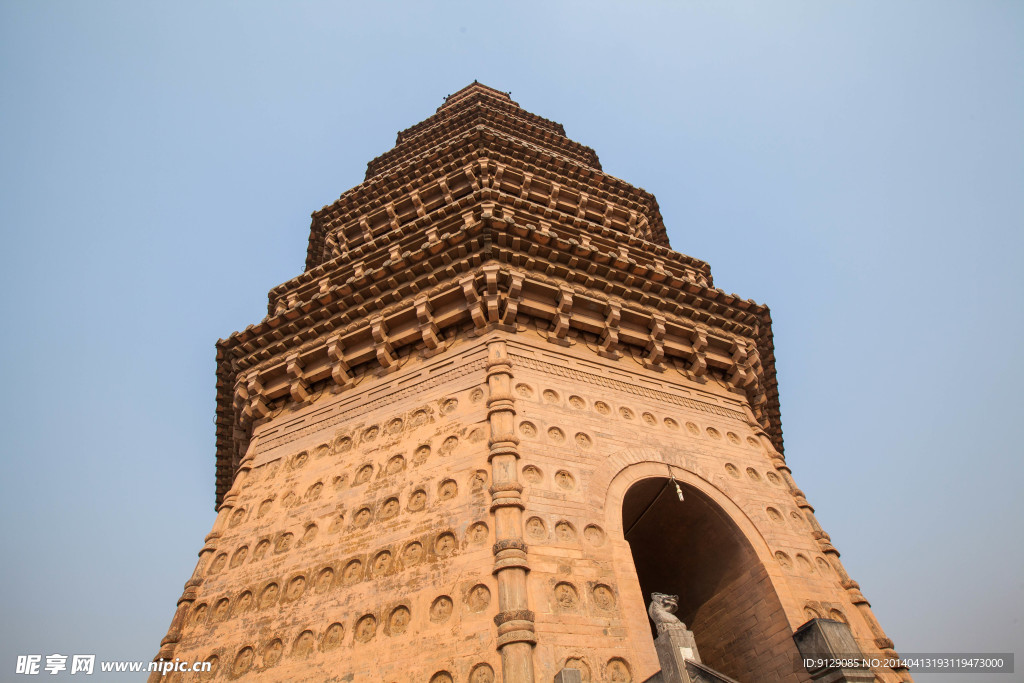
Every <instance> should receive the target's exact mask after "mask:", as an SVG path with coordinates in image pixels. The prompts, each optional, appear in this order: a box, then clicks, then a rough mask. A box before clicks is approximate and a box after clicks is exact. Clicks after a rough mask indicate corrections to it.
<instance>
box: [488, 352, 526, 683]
mask: <svg viewBox="0 0 1024 683" xmlns="http://www.w3.org/2000/svg"><path fill="white" fill-rule="evenodd" d="M487 387H488V391H489V393H488V397H487V417H488V420H489V421H490V428H491V437H490V441H489V442H488V443H489V445H490V454H489V455H488V461H489V462H490V464H491V482H492V484H491V512H492V513H493V514H494V535H495V539H496V542H495V544H494V576H495V578H496V579H497V581H498V610H499V611H498V614H497V616H495V617H494V623H495V625H497V627H498V651H499V652H501V668H502V680H503V681H504V682H505V683H533V680H534V678H533V646H534V644H535V643H536V642H537V639H536V636H535V635H534V629H533V622H534V615H533V612H531V611H530V610H529V602H528V600H527V595H526V573H527V572H528V571H529V570H530V568H529V566H527V562H526V543H524V542H523V498H522V492H523V487H522V485H521V484H520V483H519V474H518V463H519V449H518V446H519V439H518V438H516V436H515V415H516V410H515V402H514V399H513V397H512V366H511V364H510V363H509V358H508V349H507V347H506V345H505V342H503V341H493V342H490V343H488V345H487Z"/></svg>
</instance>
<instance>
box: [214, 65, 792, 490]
mask: <svg viewBox="0 0 1024 683" xmlns="http://www.w3.org/2000/svg"><path fill="white" fill-rule="evenodd" d="M524 326H525V327H529V328H531V329H535V330H537V332H538V333H540V334H541V335H542V336H545V337H546V338H547V339H548V341H550V342H551V343H553V344H560V345H570V344H587V345H588V346H590V347H592V348H593V349H595V351H596V352H597V353H599V354H601V355H603V356H605V357H607V358H612V359H616V358H624V357H626V356H629V357H631V358H632V359H633V360H636V361H637V362H640V363H642V364H644V365H645V366H647V367H649V368H651V369H654V370H658V371H663V372H670V373H671V372H675V373H679V374H681V375H683V376H684V377H686V378H687V379H688V380H690V381H694V382H716V383H718V384H720V385H722V386H724V387H726V388H728V389H729V390H731V391H734V392H736V393H738V394H741V395H743V396H745V397H746V399H747V401H748V403H749V405H750V406H751V407H752V410H753V414H754V418H755V419H756V420H757V421H758V422H759V423H760V425H761V427H762V428H763V429H764V430H765V432H766V433H767V434H768V436H769V437H770V438H771V439H772V441H773V443H774V445H775V447H776V448H777V449H778V450H779V451H780V452H781V450H782V430H781V425H780V423H779V403H778V387H777V383H776V379H775V358H774V347H773V341H772V332H771V315H770V313H769V310H768V308H767V307H766V306H763V305H759V304H757V303H755V302H753V301H751V300H746V299H741V298H740V297H738V296H736V295H734V294H728V293H726V292H724V291H723V290H720V289H717V288H715V287H714V282H713V280H712V277H711V270H710V267H709V266H708V264H707V263H705V262H704V261H701V260H699V259H695V258H692V257H689V256H686V255H684V254H680V253H678V252H675V251H672V250H671V249H670V248H669V244H668V239H667V236H666V233H665V227H664V224H663V222H662V218H661V214H660V211H659V209H658V204H657V201H656V199H655V198H654V196H653V195H651V194H650V193H648V192H645V191H643V190H641V189H638V188H635V187H633V186H631V185H629V184H628V183H625V182H623V181H621V180H619V179H617V178H614V177H613V176H609V175H608V174H606V173H604V172H602V171H601V170H600V164H599V163H598V161H597V156H596V154H594V153H593V150H590V149H589V148H587V147H584V146H582V145H578V144H577V143H574V142H572V141H571V140H568V138H566V137H565V135H564V131H563V130H562V127H561V126H560V125H559V124H556V123H553V122H551V121H547V120H546V119H542V118H540V117H537V116H534V115H532V114H529V113H528V112H525V111H524V110H522V109H521V108H520V107H519V106H518V105H517V104H516V103H515V102H513V101H512V100H511V98H510V97H509V96H508V95H507V94H506V93H501V92H500V91H496V90H493V89H491V88H488V87H487V86H483V85H482V84H476V83H475V84H472V85H470V86H468V87H467V88H464V89H463V90H462V91H459V92H458V93H456V94H455V95H452V96H450V97H449V98H448V99H447V102H446V103H445V104H444V105H442V106H441V107H440V108H439V109H438V112H437V113H436V114H434V115H433V116H431V117H430V118H429V119H427V120H426V121H423V122H422V123H420V124H417V125H416V126H413V127H411V128H409V129H407V130H405V131H403V132H401V133H399V135H398V142H397V144H396V146H395V148H394V149H393V150H391V151H390V152H388V153H386V154H384V155H382V156H381V157H378V158H377V159H375V160H374V161H372V162H370V165H369V168H368V172H367V180H366V181H365V182H363V183H361V184H360V185H358V186H356V187H354V188H352V189H351V190H349V191H348V192H346V193H344V194H343V195H342V196H341V197H340V198H339V199H338V200H337V201H336V202H334V203H333V204H331V205H329V206H325V207H324V208H323V209H321V210H319V211H317V212H315V213H314V214H313V222H312V227H311V230H310V239H309V248H308V253H307V264H306V270H305V272H303V273H302V274H300V275H298V276H297V277H295V278H293V279H292V280H289V281H288V282H285V283H283V284H281V285H279V286H277V287H275V288H273V289H272V290H271V291H270V294H269V301H268V315H267V317H266V318H264V320H262V321H261V322H259V323H258V324H255V325H250V326H249V327H247V328H246V329H244V330H242V331H241V332H236V333H234V334H232V335H231V336H230V337H228V338H227V339H222V340H220V341H219V342H218V343H217V499H218V502H219V501H220V499H221V498H222V496H223V495H224V493H225V492H226V491H227V490H228V488H229V486H230V482H231V480H232V477H233V475H234V471H235V469H236V467H237V466H238V463H239V462H240V460H241V458H242V456H243V455H244V453H245V449H246V448H247V445H248V441H249V438H250V435H251V433H252V429H253V426H254V424H257V423H259V422H260V421H261V420H264V419H266V418H267V417H268V416H269V415H271V414H272V413H273V412H274V411H275V410H277V408H278V407H281V406H283V405H284V404H286V403H302V402H305V401H308V400H310V399H311V398H312V397H314V396H315V395H316V394H317V393H319V392H322V391H324V390H325V389H326V388H330V389H331V391H348V390H352V387H353V386H355V384H357V383H358V381H359V380H360V378H362V377H364V376H367V375H369V374H374V373H381V372H388V371H389V370H390V369H393V367H395V366H396V365H397V364H398V363H399V361H400V359H403V358H406V357H408V356H410V355H412V354H427V355H429V354H431V353H434V352H437V350H438V349H440V348H443V347H445V346H447V345H449V344H451V343H453V342H454V340H457V339H458V338H460V337H463V336H466V335H470V336H472V335H477V334H481V333H483V332H486V331H488V330H491V329H495V328H497V329H503V330H506V331H508V332H510V333H515V332H516V331H517V330H521V329H525V327H524Z"/></svg>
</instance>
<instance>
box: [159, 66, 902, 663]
mask: <svg viewBox="0 0 1024 683" xmlns="http://www.w3.org/2000/svg"><path fill="white" fill-rule="evenodd" d="M216 508H217V511H218V514H217V519H216V522H215V523H214V525H213V529H212V531H211V532H210V533H209V535H208V536H207V537H206V542H205V545H203V547H202V549H201V550H200V551H199V561H198V563H197V565H196V568H195V571H194V573H193V575H192V578H190V579H189V580H188V582H187V583H186V584H185V589H184V592H183V593H182V596H181V598H180V599H179V601H178V606H177V610H176V612H175V614H174V618H173V620H172V622H171V626H170V629H169V631H168V633H167V635H166V637H165V638H164V639H163V641H162V643H161V648H160V651H159V654H158V655H157V657H158V659H164V660H174V659H180V660H204V661H210V662H211V663H212V665H213V669H214V670H213V672H212V673H209V674H203V675H202V676H201V677H200V678H197V679H195V680H207V679H209V680H245V681H249V680H289V681H349V682H352V683H359V682H362V681H366V682H371V681H372V682H374V683H378V682H381V681H384V682H390V681H395V682H398V681H418V682H422V683H453V682H458V683H463V682H467V681H468V682H469V683H489V682H492V681H505V682H506V683H524V682H532V681H538V682H541V681H542V682H544V683H549V682H551V681H553V680H555V679H556V677H558V680H561V681H571V680H583V681H595V682H596V681H637V682H640V681H648V680H666V681H667V680H668V678H667V677H668V676H669V674H668V672H667V670H665V665H664V663H663V661H660V660H659V653H660V652H661V651H660V650H657V651H656V648H655V631H654V629H653V628H652V622H651V620H650V619H649V617H648V603H649V602H650V601H651V594H652V593H654V592H660V593H665V594H670V595H676V596H678V600H677V602H678V610H677V611H676V613H675V616H676V617H677V618H678V619H680V620H681V621H682V622H683V623H684V624H685V629H684V630H686V632H688V633H692V637H693V638H694V639H695V644H696V649H695V651H694V653H693V659H694V660H695V661H698V662H701V663H702V664H703V665H704V666H705V667H707V669H708V671H710V670H712V669H713V670H715V671H717V672H720V674H722V675H725V676H729V677H732V678H735V679H738V680H741V681H769V680H773V681H774V680H778V681H806V680H811V679H812V678H819V677H822V676H825V675H826V674H827V675H828V676H831V678H829V680H883V681H896V680H909V676H907V674H906V671H905V670H893V669H888V668H885V667H876V668H874V669H873V670H863V669H862V670H858V671H850V670H835V671H822V670H817V669H814V667H812V668H811V669H810V670H808V668H806V667H803V666H800V655H801V652H805V653H806V652H807V650H806V647H807V646H806V641H807V639H808V638H810V639H811V640H813V639H814V638H815V637H818V638H819V640H821V639H824V640H822V642H824V641H828V642H833V641H830V640H829V633H832V632H831V631H829V629H836V631H835V633H838V634H839V636H838V637H840V639H842V638H844V637H845V638H846V641H843V642H845V643H846V644H847V645H849V646H850V648H852V649H857V650H859V652H861V653H863V654H865V655H869V656H882V655H887V654H888V655H892V654H894V653H893V651H892V647H893V644H892V642H891V641H890V640H889V639H888V638H887V637H886V636H885V634H884V632H883V631H882V628H881V627H880V626H879V624H878V622H877V621H876V619H875V617H874V616H873V614H872V611H871V608H870V606H869V604H868V602H867V600H865V598H864V596H863V595H862V594H861V592H860V590H859V588H858V585H857V583H856V582H855V581H853V580H852V579H851V578H850V577H849V576H848V575H847V573H846V572H845V570H844V569H843V565H842V563H841V562H840V560H839V552H838V551H837V550H836V548H835V547H834V546H833V545H832V543H831V541H830V539H829V536H828V534H827V533H825V531H823V530H822V528H821V527H820V526H819V524H818V522H817V521H816V519H815V517H814V513H813V508H812V507H811V506H810V505H809V504H808V502H807V500H806V498H805V497H804V494H803V492H801V490H800V489H799V488H798V487H797V485H796V484H795V483H794V480H793V477H792V474H791V472H790V469H789V467H787V465H786V461H785V459H784V457H783V442H782V429H781V427H780V420H779V401H778V392H777V384H776V378H775V365H774V354H773V346H772V331H771V316H770V315H769V311H768V308H767V307H766V306H763V305H760V304H757V303H755V302H753V301H752V300H750V299H741V298H740V297H738V296H736V295H734V294H728V293H726V292H725V291H723V290H721V289H717V288H715V286H714V283H713V280H712V277H711V270H710V267H709V266H708V264H707V263H705V262H704V261H700V260H698V259H695V258H692V257H690V256H685V255H683V254H680V253H678V252H676V251H673V250H672V249H671V248H670V246H669V241H668V238H667V236H666V232H665V226H664V224H663V222H662V217H661V214H660V212H659V209H658V203H657V201H656V200H655V198H654V197H653V196H652V195H651V194H649V193H647V192H645V191H644V190H641V189H638V188H635V187H633V186H631V185H628V184H627V183H625V182H623V181H621V180H619V179H617V178H614V177H612V176H610V175H608V174H606V173H604V172H603V171H602V170H601V164H600V162H599V161H598V158H597V155H596V154H595V153H594V151H593V150H591V149H590V148H588V147H585V146H583V145H580V144H578V143H576V142H573V141H572V140H570V139H568V138H567V137H566V136H565V131H564V130H563V128H562V126H561V125H559V124H557V123H554V122H552V121H548V120H546V119H543V118H540V117H539V116H535V115H533V114H530V113H528V112H526V111H524V110H523V109H521V108H520V107H519V105H518V104H516V103H515V102H513V101H512V99H511V98H510V97H509V96H508V94H506V93H503V92H500V91H497V90H494V89H492V88H489V87H486V86H484V85H481V84H478V83H473V84H472V85H470V86H468V87H466V88H464V89H462V90H460V91H459V92H458V93H456V94H454V95H451V96H449V97H448V98H446V101H445V103H444V104H443V105H442V106H441V107H439V108H438V110H437V112H436V113H435V114H434V115H432V116H431V117H429V118H428V119H426V120H425V121H423V122H422V123H419V124H417V125H415V126H413V127H411V128H409V129H407V130H405V131H402V132H401V133H399V134H398V140H397V142H396V144H395V147H394V148H393V149H391V150H390V151H388V152H386V153H385V154H383V155H381V156H380V157H378V158H376V159H374V160H373V161H371V162H370V163H369V165H368V167H367V171H366V179H365V180H364V182H363V183H362V184H360V185H358V186H356V187H354V188H353V189H351V190H349V191H347V192H346V193H344V194H343V195H342V196H341V198H340V199H338V200H337V201H335V202H334V203H332V204H330V205H329V206H325V207H324V208H322V209H320V210H319V211H316V212H315V213H314V214H313V221H312V227H311V229H310V235H309V246H308V250H307V256H306V268H305V272H303V273H302V274H301V275H299V276H297V277H295V278H294V279H292V280H290V281H288V282H286V283H284V284H282V285H279V286H277V287H275V288H274V289H272V290H271V291H270V295H269V305H268V312H267V317H265V318H264V319H263V320H262V321H260V322H259V323H257V324H255V325H251V326H249V327H247V328H246V329H244V330H242V331H241V332H236V333H234V334H232V335H231V336H230V337H229V338H228V339H224V340H221V341H219V342H218V343H217V463H216ZM661 630H662V629H661V627H660V626H659V628H658V633H660V632H661ZM808 634H810V635H808ZM822 634H824V635H822ZM801 639H803V640H801ZM850 648H847V649H850ZM834 650H835V648H834V647H833V651H834ZM697 651H699V655H698V654H696V652H697ZM663 670H664V671H663ZM659 672H661V673H659ZM195 675H196V674H185V675H182V674H172V677H171V680H175V677H177V679H180V680H193V679H192V678H189V677H191V676H195ZM683 675H684V676H685V675H686V674H685V673H684V674H683ZM690 675H693V674H692V673H691V674H690ZM707 675H708V676H712V675H715V674H711V673H708V674H707ZM837 675H838V676H840V677H839V678H836V676H837ZM844 677H845V678H844ZM151 680H167V679H161V678H159V677H154V678H152V679H151ZM708 680H712V679H710V678H709V679H708ZM717 680H724V679H717Z"/></svg>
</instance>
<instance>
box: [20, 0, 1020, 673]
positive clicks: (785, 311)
mask: <svg viewBox="0 0 1024 683" xmlns="http://www.w3.org/2000/svg"><path fill="white" fill-rule="evenodd" d="M370 5H372V7H370ZM473 79H479V80H480V81H482V82H484V83H486V84H488V85H491V86H493V87H496V88H499V89H501V90H509V91H511V93H512V97H513V99H515V100H516V101H518V102H519V103H520V104H521V105H522V106H523V107H524V108H526V109H527V110H529V111H532V112H534V113H537V114H539V115H541V116H544V117H547V118H550V119H554V120H555V121H558V122H560V123H562V124H563V125H564V126H565V128H566V131H567V133H568V134H569V136H570V137H571V138H573V139H574V140H577V141H579V142H581V143H583V144H586V145H589V146H591V147H593V148H594V149H595V150H596V151H597V153H598V155H599V156H600V158H601V161H602V163H603V166H604V168H605V170H606V171H607V172H609V173H611V174H613V175H615V176H618V177H620V178H623V179H624V180H626V181H628V182H630V183H632V184H634V185H638V186H641V187H643V188H645V189H647V190H649V191H651V192H653V193H654V194H655V195H656V196H657V198H658V201H659V203H660V205H661V210H662V212H663V214H664V218H665V223H666V225H667V226H668V232H669V237H670V239H671V242H672V245H673V247H674V248H675V249H677V250H679V251H682V252H684V253H687V254H690V255H693V256H696V257H698V258H702V259H705V260H707V261H709V262H710V263H711V267H712V272H713V273H714V275H715V282H716V284H717V285H718V286H720V287H722V288H724V289H725V290H727V291H730V292H738V293H739V294H741V295H742V296H743V297H750V298H753V299H756V300H757V301H759V302H764V303H767V304H768V305H770V306H771V309H772V317H773V319H774V331H775V343H776V349H777V351H776V354H777V358H778V363H777V367H778V373H779V383H780V392H781V401H782V424H783V429H784V431H785V441H786V456H787V459H788V462H789V464H790V465H791V467H792V469H793V472H794V476H795V478H796V481H797V483H798V484H799V485H800V486H801V488H803V490H804V491H805V492H806V493H807V497H808V499H809V500H810V502H811V504H812V505H814V506H815V507H816V509H817V514H818V517H819V520H820V521H821V523H822V525H823V526H824V527H825V529H826V530H827V531H828V532H829V533H830V534H831V535H832V539H833V541H834V543H835V545H836V546H837V547H838V548H839V550H840V552H842V554H843V561H844V563H845V566H846V568H847V569H848V571H849V572H850V574H851V575H852V576H853V577H854V578H855V579H856V580H857V581H859V582H860V584H861V587H862V589H863V592H864V594H865V595H866V596H867V598H868V599H869V600H870V601H871V602H872V605H873V608H874V611H875V614H876V615H877V616H878V618H879V620H880V622H881V623H882V626H883V627H884V628H885V629H886V631H887V632H888V634H889V636H890V637H891V638H892V639H893V640H894V641H895V643H896V647H897V649H898V650H900V651H903V652H950V651H961V652H962V651H975V652H991V651H1008V650H1013V649H1014V648H1015V647H1019V646H1020V645H1021V643H1024V625H1022V623H1021V614H1022V613H1024V549H1022V540H1024V528H1022V527H1024V522H1022V520H1024V503H1022V496H1021V495H1020V491H1021V486H1022V477H1024V466H1022V463H1021V460H1022V455H1024V447H1022V443H1024V435H1022V431H1024V430H1022V428H1021V422H1022V420H1021V414H1022V409H1024V405H1022V403H1024V401H1022V398H1021V391H1020V387H1021V386H1022V384H1024V371H1022V366H1021V355H1022V350H1024V349H1022V341H1021V340H1022V334H1024V321H1022V317H1024V316H1022V305H1021V301H1022V295H1024V275H1022V271H1024V268H1022V266H1024V237H1022V235H1024V199H1022V197H1024V4H1022V3H1020V2H986V1H967V0H964V1H963V2H952V3H951V2H935V1H929V2H895V3H894V2H881V1H879V2H873V1H867V0H857V1H855V2H824V1H811V0H808V1H806V2H799V3H793V2H770V3H765V2H751V3H749V4H737V3H726V2H710V1H707V2H630V3H627V2H614V3H608V2H571V3H570V2H544V3H533V2H515V3H512V2H508V3H494V2H485V3H464V4H463V3H448V2H409V3H352V4H350V5H344V4H342V3H316V2H298V3H289V4H285V3H260V2H244V3H243V2H232V3H224V2H220V3H216V2H215V3H205V2H204V3H166V2H164V3H140V2H121V3H101V2H90V3H85V2H75V3H71V2H68V3H62V2H42V1H27V0H26V1H24V2H14V1H11V0H2V1H0V122H2V125H0V160H2V161H0V174H2V177H0V227H2V230H3V247H2V252H0V253H2V255H3V266H2V268H0V284H2V287H3V292H4V294H5V296H4V303H3V323H2V325H3V327H2V331H3V334H2V335H0V358H2V359H3V360H2V361H0V362H2V363H3V366H2V369H3V373H2V377H3V379H4V380H5V381H6V382H7V385H6V388H7V390H6V391H5V392H3V395H2V398H0V415H2V423H0V425H2V430H0V435H2V436H0V453H2V454H3V470H2V471H3V478H2V480H0V487H2V489H0V494H2V495H0V501H2V507H0V513H2V519H3V521H2V524H3V536H2V538H3V546H4V550H3V563H2V579H3V581H2V583H0V585H2V594H0V604H2V612H3V617H2V618H0V679H4V680H8V679H9V678H13V671H14V659H15V655H16V654H27V653H38V654H49V653H53V652H60V653H95V654H97V656H98V658H99V659H140V660H148V659H150V658H151V657H153V655H155V654H156V651H157V649H158V647H159V643H160V639H161V638H162V637H163V635H164V634H165V633H166V630H167V626H168V624H169V622H170V619H171V616H172V614H173V612H174V605H175V601H176V600H177V598H178V596H179V595H180V593H181V589H182V585H183V584H184V582H185V580H186V579H188V577H189V575H190V574H191V571H192V568H193V566H194V564H195V560H196V553H197V551H198V550H199V549H200V547H202V543H203V537H204V536H205V534H206V533H207V532H208V531H209V528H210V526H211V524H212V522H213V518H214V512H213V500H214V425H213V416H214V393H215V392H214V341H215V340H216V339H217V338H218V337H226V336H228V335H229V334H230V333H231V332H233V331H235V330H238V329H242V328H244V327H245V326H246V325H248V324H250V323H255V322H257V321H259V320H260V319H261V318H262V317H263V316H264V315H265V314H266V293H267V290H268V289H270V288H271V287H273V286H274V285H277V284H279V283H280V282H283V281H285V280H287V279H289V278H291V277H293V276H295V275H297V274H299V273H300V272H301V270H302V267H303V263H304V259H305V253H306V238H307V234H308V229H309V214H310V212H311V211H313V210H315V209H317V208H319V207H321V206H323V205H324V204H328V203H330V202H331V201H333V200H334V199H335V198H337V196H338V195H339V194H340V193H341V192H343V191H345V190H347V189H349V188H350V187H352V186H353V185H355V184H357V183H359V182H360V181H361V180H362V178H363V173H364V170H365V164H366V162H367V161H369V160H370V159H371V158H373V157H375V156H377V155H379V154H381V153H382V152H384V151H386V150H387V149H389V148H390V147H391V146H392V145H393V144H394V140H395V133H396V132H397V131H398V130H400V129H403V128H406V127H408V126H410V125H412V124H415V123H417V122H419V121H421V120H422V119H424V118H426V117H427V116H428V115H430V114H431V113H433V111H434V110H435V108H436V107H437V106H439V105H440V104H441V103H442V101H443V97H444V96H445V95H446V94H449V93H452V92H454V91H456V90H458V89H459V88H461V87H463V86H464V85H466V84H468V83H469V82H471V81H472V80H473ZM1021 667H1024V663H1018V670H1020V668H1021ZM125 678H127V677H125ZM956 678H957V680H966V679H965V678H964V677H956ZM919 680H943V681H946V680H951V679H950V678H949V677H944V676H939V677H932V678H930V679H929V678H928V677H925V676H920V677H919ZM980 680H985V681H989V682H990V683H995V681H997V680H1001V679H1000V677H997V676H988V677H984V678H981V679H980Z"/></svg>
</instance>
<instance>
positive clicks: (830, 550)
mask: <svg viewBox="0 0 1024 683" xmlns="http://www.w3.org/2000/svg"><path fill="white" fill-rule="evenodd" d="M758 436H759V437H760V438H761V442H762V443H763V444H764V446H765V448H767V449H768V453H769V454H770V457H771V459H772V465H773V466H774V467H775V469H776V471H778V473H779V475H781V476H782V478H783V480H784V481H785V482H786V486H787V487H789V491H790V494H792V496H793V498H794V500H795V501H796V504H797V506H798V507H799V508H800V509H801V510H802V511H803V513H804V517H805V518H806V519H807V522H808V523H809V524H810V525H811V529H812V533H813V535H814V538H815V539H816V540H817V542H818V547H819V548H821V552H822V554H824V555H825V556H826V557H828V559H829V563H830V564H831V565H832V568H833V569H835V571H836V574H838V575H839V583H840V585H842V587H843V588H844V589H846V592H847V595H848V596H849V598H850V602H852V603H853V604H854V605H856V607H857V611H858V612H860V615H861V616H862V617H863V618H864V621H865V622H866V623H867V625H868V628H869V629H870V630H871V635H872V636H873V638H874V643H875V647H877V648H878V649H879V650H880V651H881V652H882V654H884V655H885V656H886V657H887V658H891V659H898V655H897V653H896V651H895V650H894V649H893V648H894V645H893V642H892V640H890V639H889V636H887V635H885V631H883V630H882V625H881V624H879V623H878V619H876V618H875V613H874V612H872V611H871V603H869V602H868V601H867V598H865V597H864V594H863V593H861V592H860V584H858V583H857V582H856V581H854V580H853V579H852V578H850V575H849V574H847V573H846V568H845V567H844V566H843V563H842V562H841V561H840V560H839V551H838V550H836V547H835V546H834V545H832V539H831V538H830V537H829V535H828V534H827V533H826V532H825V530H824V529H823V528H822V527H821V524H819V523H818V518H817V517H815V516H814V508H813V507H811V504H810V503H808V502H807V498H806V497H805V496H804V492H803V491H801V490H800V488H799V487H798V486H797V485H796V481H795V480H794V479H793V473H792V471H791V470H790V469H789V466H788V465H787V464H786V460H785V458H783V457H782V454H780V453H779V452H778V451H776V450H775V447H774V446H772V445H771V440H770V439H769V438H768V436H767V435H766V434H765V433H764V432H760V433H759V434H758ZM893 671H895V672H896V673H897V674H898V675H899V676H900V677H901V678H904V679H905V680H906V678H907V669H906V668H903V667H899V668H895V669H893Z"/></svg>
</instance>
